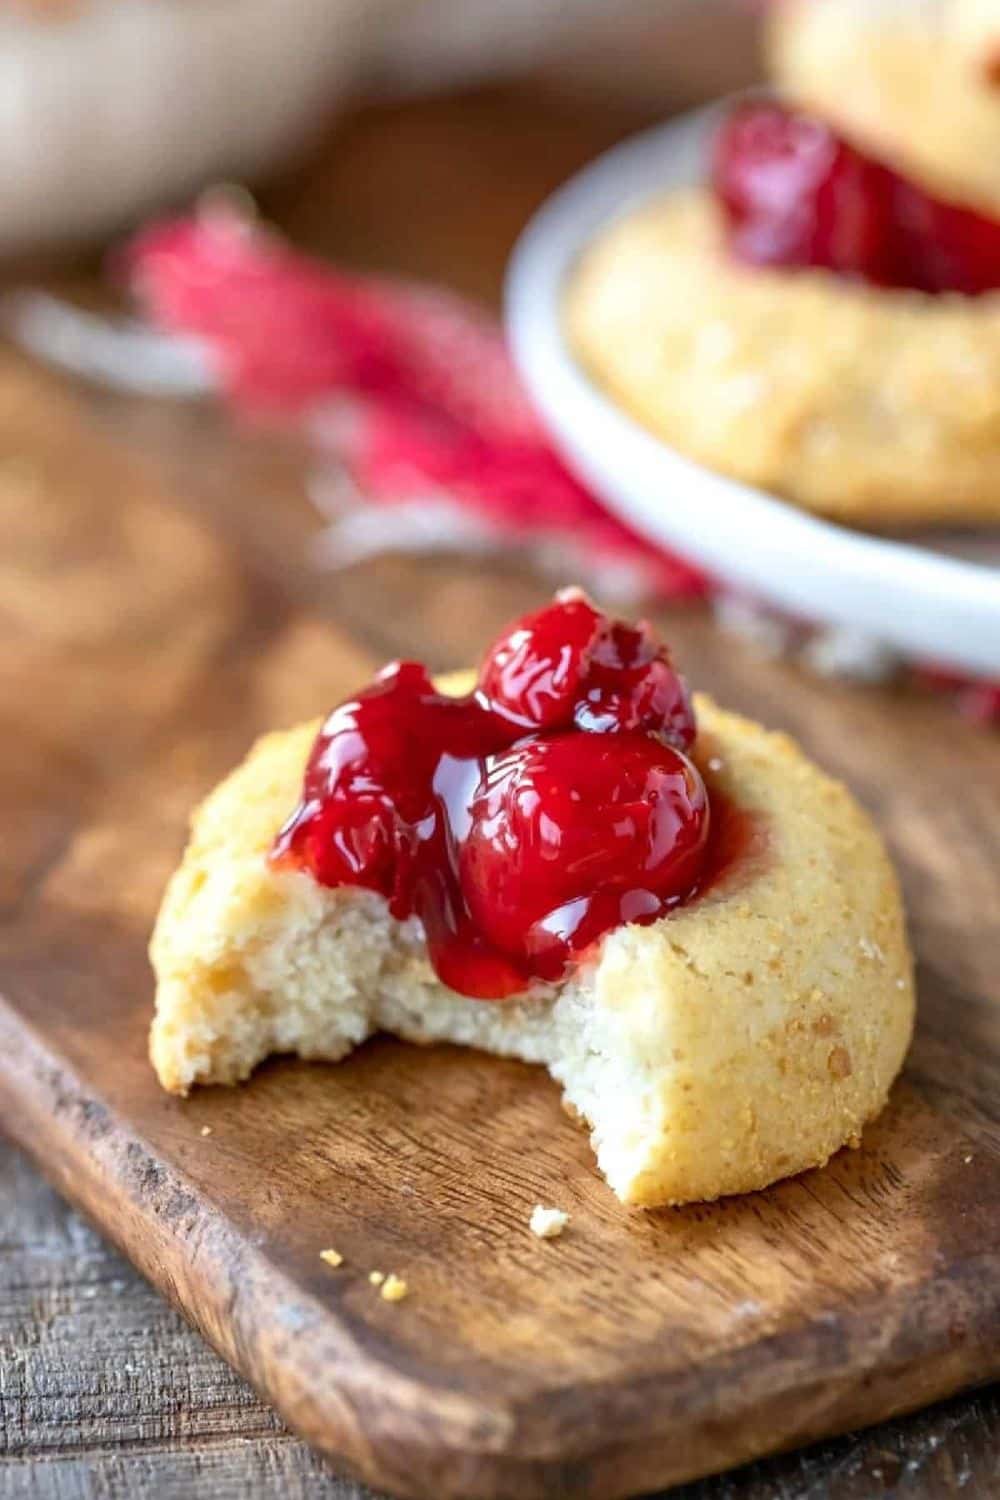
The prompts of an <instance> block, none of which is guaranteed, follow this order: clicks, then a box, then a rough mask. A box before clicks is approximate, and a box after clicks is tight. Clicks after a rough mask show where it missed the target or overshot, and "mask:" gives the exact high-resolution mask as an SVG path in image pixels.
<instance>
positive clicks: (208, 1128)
mask: <svg viewBox="0 0 1000 1500" xmlns="http://www.w3.org/2000/svg"><path fill="white" fill-rule="evenodd" d="M201 1133H202V1135H211V1134H212V1127H211V1125H203V1126H202V1127H201Z"/></svg>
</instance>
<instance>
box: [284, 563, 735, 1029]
mask: <svg viewBox="0 0 1000 1500" xmlns="http://www.w3.org/2000/svg"><path fill="white" fill-rule="evenodd" d="M695 733H696V726H695V718H694V712H693V709H692V706H691V700H690V698H689V696H688V691H687V688H686V686H685V683H684V680H683V678H682V677H681V676H680V674H679V673H678V672H677V670H676V668H675V667H674V665H673V662H672V660H671V657H670V653H669V651H668V650H667V648H666V647H665V646H664V645H663V644H662V643H661V641H660V640H659V639H658V638H657V636H656V635H655V633H654V631H653V630H652V628H651V627H650V626H649V625H647V624H640V625H637V626H630V625H626V624H624V623H622V622H620V621H617V620H612V619H609V618H608V617H607V616H605V615H603V614H601V613H600V612H599V611H598V610H597V609H595V608H594V606H593V605H592V604H591V603H590V602H589V601H588V600H587V599H585V598H584V597H583V596H582V595H580V594H578V593H576V592H575V591H567V592H566V593H563V594H561V595H558V596H557V597H556V600H555V601H554V603H552V604H551V605H549V606H547V607H546V608H544V609H542V610H539V611H538V612H537V613H535V614H531V615H527V616H526V617H525V618H524V619H522V620H520V621H518V622H517V624H515V625H514V626H513V627H512V628H511V629H510V630H508V631H506V632H505V633H504V634H503V635H502V636H501V637H500V639H499V640H498V641H496V642H495V643H494V645H493V646H492V647H491V649H490V650H489V651H488V652H487V654H486V657H485V659H484V660H483V663H482V666H481V667H480V670H479V674H478V678H477V684H476V687H475V689H474V691H473V692H472V693H470V694H469V695H468V696H467V697H464V698H452V697H447V696H445V695H444V694H442V693H439V692H438V691H437V690H436V688H435V687H434V685H433V683H432V682H431V680H430V678H429V676H428V674H427V672H426V670H425V668H424V667H423V666H421V665H419V664H418V663H416V662H395V663H393V664H392V665H390V666H388V667H386V668H385V669H384V670H383V671H382V672H380V673H379V674H378V676H377V677H376V678H375V680H374V681H373V682H372V683H371V684H370V686H368V687H367V688H365V689H364V691H363V692H361V693H359V694H358V696H357V697H356V698H354V699H352V700H351V701H350V702H347V703H343V704H341V705H340V707H339V708H335V709H334V710H333V712H332V713H331V714H330V715H329V717H328V718H327V720H326V722H325V723H324V725H323V727H322V729H321V730H320V733H319V735H318V736H317V739H316V742H315V744H314V746H313V749H312V752H311V754H310V757H309V761H308V764H307V767H306V773H305V780H304V785H303V789H302V798H301V801H300V803H299V805H298V807H297V808H296V809H295V811H294V812H293V813H292V815H291V817H290V818H289V819H288V821H287V822H286V823H285V825H284V827H283V828H282V829H281V831H280V833H279V834H278V836H277V838H276V840H275V842H274V846H273V848H272V851H271V856H270V857H271V860H272V862H273V863H274V864H275V865H277V866H278V867H280V868H295V869H300V870H304V871H307V872H308V873H309V874H311V875H312V876H313V877H314V879H316V880H317V881H319V883H320V884H321V885H324V886H363V887H366V888H368V889H370V890H373V891H378V892H380V893H381V894H382V895H383V896H384V897H385V898H386V899H387V901H388V903H389V909H390V911H391V912H392V914H393V916H395V917H398V918H401V919H405V918H407V917H410V916H417V917H418V918H419V919H420V921H421V923H422V925H423V929H424V933H425V935H426V940H427V946H428V952H429V955H430V959H431V962H432V964H433V966H434V969H435V971H436V972H437V974H438V976H439V977H440V978H441V979H442V980H443V981H444V983H446V984H448V985H449V986H450V987H451V988H452V989H454V990H457V991H458V992H459V993H461V994H464V995H471V996H475V997H477V998H480V999H500V998H503V997H504V996H508V995H512V994H516V993H518V992H520V991H523V990H524V989H525V988H527V987H528V986H529V985H531V983H532V982H534V981H538V980H544V981H551V980H556V979H559V978H561V977H562V976H563V975H564V974H565V973H566V970H567V968H568V966H569V965H570V964H571V963H572V962H573V960H574V959H576V958H579V956H580V955H582V954H583V953H584V952H585V951H586V950H587V949H588V948H590V947H591V946H592V945H593V944H594V943H595V942H596V941H597V940H598V939H599V938H600V937H602V936H603V934H605V933H607V932H609V931H610V930H611V929H612V928H615V927H617V926H619V925H621V924H622V923H627V922H639V923H649V922H652V921H654V920H656V918H658V917H661V916H663V915H664V914H665V913H666V912H668V911H670V910H671V909H672V908H673V907H675V906H677V905H678V904H679V903H680V902H683V901H685V900H688V899H690V898H691V897H692V896H693V895H694V894H695V893H696V892H697V891H698V890H699V889H700V888H703V886H704V884H705V882H706V880H708V879H710V878H714V875H715V874H716V873H717V870H716V865H717V863H718V859H717V851H716V853H715V854H713V845H712V840H710V811H709V797H708V793H707V791H706V788H705V783H704V781H703V780H702V777H701V774H700V773H699V771H698V769H697V767H696V766H695V765H694V763H693V762H692V760H691V759H690V758H689V756H688V752H689V751H690V749H691V747H692V745H693V744H694V740H695ZM724 822H725V814H723V816H722V818H721V820H720V827H721V826H722V824H723V823H724Z"/></svg>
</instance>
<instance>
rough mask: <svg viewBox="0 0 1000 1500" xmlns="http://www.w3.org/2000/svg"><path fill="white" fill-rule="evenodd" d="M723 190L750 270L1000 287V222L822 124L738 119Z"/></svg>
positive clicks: (719, 171)
mask: <svg viewBox="0 0 1000 1500" xmlns="http://www.w3.org/2000/svg"><path fill="white" fill-rule="evenodd" d="M712 182H713V186H714V189H715V193H716V196H717V198H718V200H719V202H720V203H721V205H722V208H723V211H724V214H725V217H726V222H727V228H728V238H729V247H730V249H731V251H732V253H733V254H734V255H735V256H736V257H737V258H738V259H739V260H744V261H747V262H749V263H750V264H753V265H770V266H801V267H807V266H821V267H825V268H826V269H827V270H830V271H833V272H835V273H836V274H837V275H841V276H852V277H856V278H858V279H859V280H863V281H869V282H873V283H875V284H877V285H882V286H899V287H910V288H913V289H914V290H917V291H925V292H961V293H964V294H966V295H977V294H979V293H982V292H988V291H991V290H993V289H995V288H996V287H998V286H1000V222H998V221H997V220H995V219H993V218H990V217H989V216H988V215H985V214H980V213H978V212H976V211H975V210H974V209H971V208H965V207H962V206H961V205H959V204H955V203H948V202H946V201H944V200H943V199H940V198H936V197H935V196H934V195H933V194H930V193H927V192H925V191H924V189H923V188H921V187H920V186H918V185H917V184H916V183H914V182H911V181H910V180H909V179H908V178H906V177H904V176H903V175H902V174H901V173H899V172H896V171H895V170H894V169H893V168H891V167H888V166H886V165H885V164H884V163H883V162H880V161H876V160H875V159H873V158H872V157H869V156H867V155H866V154H865V153H864V152H862V151H859V150H858V149H857V148H856V147H855V146H852V145H850V144H849V143H848V142H847V141H845V140H843V139H842V138H841V137H840V136H838V135H837V133H836V132H835V131H834V130H832V129H831V128H830V127H829V126H828V125H826V124H824V123H823V122H822V121H821V120H817V119H815V118H814V117H813V116H811V115H806V114H801V113H798V112H796V111H794V110H790V109H787V108H785V107H784V106H783V105H780V104H776V103H770V102H769V103H762V104H747V105H744V106H742V107H740V108H739V109H737V110H735V111H734V112H733V114H732V115H731V116H730V117H729V118H728V119H727V120H726V122H725V123H724V124H723V126H722V128H721V129H720V131H719V132H718V135H717V137H716V141H715V149H714V154H713V163H712Z"/></svg>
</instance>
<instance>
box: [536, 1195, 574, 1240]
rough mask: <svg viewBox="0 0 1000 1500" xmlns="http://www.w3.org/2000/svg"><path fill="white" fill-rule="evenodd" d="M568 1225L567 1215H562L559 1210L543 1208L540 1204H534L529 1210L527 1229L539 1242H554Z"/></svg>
mask: <svg viewBox="0 0 1000 1500" xmlns="http://www.w3.org/2000/svg"><path fill="white" fill-rule="evenodd" d="M568 1223H569V1214H564V1213H563V1211H562V1209H561V1208H545V1207H544V1206H543V1205H542V1204H541V1203H536V1204H535V1206H534V1208H533V1209H532V1210H531V1218H530V1219H529V1220H528V1228H529V1229H530V1230H531V1232H532V1234H535V1235H537V1236H538V1238H539V1239H540V1240H555V1239H558V1238H559V1236H560V1235H561V1234H562V1232H563V1230H564V1229H565V1228H566V1225H567V1224H568Z"/></svg>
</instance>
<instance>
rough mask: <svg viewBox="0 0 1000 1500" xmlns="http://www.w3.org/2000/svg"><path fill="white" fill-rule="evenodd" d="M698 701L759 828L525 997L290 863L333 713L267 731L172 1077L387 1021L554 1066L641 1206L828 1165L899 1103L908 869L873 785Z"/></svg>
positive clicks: (198, 955)
mask: <svg viewBox="0 0 1000 1500" xmlns="http://www.w3.org/2000/svg"><path fill="white" fill-rule="evenodd" d="M461 685H462V684H461V683H457V684H454V686H456V687H460V686H461ZM697 709H698V718H699V725H700V737H699V744H698V755H699V758H700V759H701V760H702V763H703V765H706V766H708V765H709V763H710V764H711V767H712V768H714V769H712V770H711V771H710V775H711V778H712V781H713V783H714V784H715V785H716V786H718V787H719V788H720V789H721V790H722V791H724V792H725V794H726V795H727V797H728V798H731V799H732V800H733V801H734V802H735V803H737V804H738V805H739V806H740V807H741V808H743V809H744V810H745V811H746V812H747V814H748V815H750V816H751V817H752V819H753V823H754V829H755V833H754V837H753V840H752V845H753V847H752V848H748V850H747V851H746V854H745V857H744V858H742V859H740V860H737V861H736V863H735V864H734V865H733V867H732V869H731V871H730V872H729V874H728V875H727V876H726V877H725V878H723V879H722V880H721V881H720V882H719V883H718V884H717V885H716V886H714V887H713V888H712V889H711V890H710V891H708V892H707V893H706V894H705V895H704V896H703V897H701V898H700V899H697V900H695V901H694V902H692V903H691V904H690V905H689V906H687V907H684V908H681V909H680V910H678V911H677V912H675V913H674V914H672V915H671V916H669V917H668V918H665V919H663V920H661V921H659V922H657V923H655V924H654V925H652V926H650V927H637V926H627V927H623V928H620V929H618V930H617V931H615V932H612V933H610V934H609V935H608V936H607V937H606V938H605V939H604V941H603V942H602V943H601V944H600V947H599V950H598V952H597V953H596V954H595V955H594V957H593V959H592V960H590V961H589V962H586V963H584V964H581V965H580V966H579V967H578V968H577V969H576V970H575V971H574V972H573V974H572V975H571V976H570V977H568V978H567V979H566V980H565V981H564V982H563V983H561V984H558V985H551V986H544V987H539V988H537V989H535V990H532V991H531V992H529V993H526V994H525V995H524V996H523V997H519V998H517V999H515V1000H506V1001H481V1000H473V999H468V998H466V997H464V996H461V995H458V994H456V993H454V992H453V991H451V990H449V989H447V988H446V987H445V986H444V985H442V984H441V982H440V981H439V980H438V979H437V977H436V976H435V974H434V972H433V970H432V969H431V967H430V965H429V963H428V961H427V957H426V953H425V951H424V944H423V939H422V934H421V931H420V927H419V923H417V922H416V921H415V920H411V921H409V922H406V923H400V922H397V921H395V920H394V919H393V918H392V917H391V916H390V915H389V913H388V910H387V908H386V905H385V902H384V901H383V899H382V898H381V897H380V896H378V895H375V894H374V893H371V892H367V891H362V890H357V889H347V888H341V889H337V890H329V889H325V888H323V887H321V886H319V885H318V884H316V883H315V882H314V881H313V880H312V878H311V877H310V876H308V875H306V874H302V873H296V872H287V871H284V872H279V871H276V870H274V869H272V868H271V867H270V866H269V864H268V863H267V859H266V854H267V850H268V848H269V846H270V843H271V840H272V839H273V837H274V834H275V832H276V830H277V828H278V827H279V826H280V824H281V822H282V821H283V819H284V818H285V816H286V815H287V813H288V812H289V811H290V809H291V808H292V807H293V806H294V804H295V802H296V799H297V796H298V793H299V789H300V784H301V778H302V772H303V767H304V764H305V760H306V757H307V755H308V751H309V748H310V745H311V743H312V740H313V737H314V735H315V732H316V728H317V726H316V725H315V724H306V725H303V726H301V727H299V728H296V729H292V730H289V731H288V732H286V733H280V734H272V735H268V736H267V737H265V738H264V739H262V740H261V741H259V742H258V744H257V745H256V746H255V747H254V748H253V750H252V751H251V753H250V755H249V756H248V757H247V759H246V760H245V761H244V763H243V764H242V765H241V766H240V767H239V768H238V769H237V770H236V771H235V772H233V774H232V775H231V776H230V777H229V778H228V779H227V780H226V781H224V782H223V783H222V784H221V785H220V786H219V787H218V788H217V789H216V790H215V791H214V792H213V793H212V794H211V796H210V797H209V798H208V799H207V801H206V802H205V803H204V804H203V806H202V807H201V808H200V809H199V810H198V811H197V812H196V814H195V816H194V819H193V823H192V833H191V841H190V844H189V846H188V849H187V852H186V854H185V856H184V860H183V863H182V864H181V867H180V868H179V870H178V871H177V873H176V874H175V875H174V877H173V879H172V881H171V883H170V886H169V888H168V890H167V893H166V896H165V898H164V902H163V906H162V909H161V912H160V916H159V920H158V922H157V927H156V931H155V934H154V937H153V942H152V947H151V955H152V959H153V964H154V967H155V970H156V974H157V980H158V985H157V1002H156V1017H155V1020H154V1023H153V1030H152V1038H151V1053H152V1058H153V1062H154V1065H155V1067H156V1070H157V1073H158V1075H159V1078H160V1081H161V1083H162V1084H163V1085H164V1087H165V1088H167V1089H170V1090H172V1091H174V1092H179V1093H185V1092H187V1091H188V1090H189V1089H190V1088H191V1087H192V1085H194V1084H196V1083H235V1082H237V1081H239V1080H241V1079H244V1078H246V1077H247V1076H248V1075H249V1074H250V1072H251V1071H252V1070H253V1068H254V1067H255V1066H256V1065H257V1063H259V1062H260V1061H261V1060H262V1059H263V1058H265V1057H267V1056H268V1055H270V1054H271V1053H276V1052H286V1053H297V1054H298V1055H300V1056H302V1057H306V1058H325V1059H329V1060H334V1061H335V1060H337V1059H339V1058H342V1057H344V1056H346V1054H347V1053H349V1052H350V1051H351V1050H352V1048H354V1047H355V1046H357V1045H358V1044H359V1043H360V1042H362V1041H364V1040H365V1038H366V1037H368V1036H370V1035H372V1034H373V1033H374V1032H376V1031H380V1030H385V1031H389V1032H393V1033H395V1034H396V1035H398V1036H401V1037H403V1038H406V1039H409V1040H413V1041H421V1042H426V1041H434V1040H448V1041H451V1042H457V1043H462V1044H467V1045H471V1046H477V1047H482V1048H485V1049H486V1050H488V1051H491V1052H496V1053H501V1054H506V1055H511V1056H516V1057H520V1058H524V1059H525V1060H527V1061H529V1062H537V1063H542V1064H544V1065H545V1066H546V1067H547V1068H548V1070H549V1072H550V1073H551V1074H552V1076H553V1077H554V1078H555V1079H556V1080H557V1082H558V1083H559V1084H560V1085H561V1086H562V1088H563V1091H564V1094H565V1099H566V1102H567V1103H568V1104H569V1105H570V1106H572V1108H573V1109H574V1110H575V1111H576V1112H577V1113H578V1114H579V1115H580V1116H581V1117H582V1118H583V1119H584V1120H585V1121H586V1122H587V1124H588V1125H589V1127H590V1130H591V1135H592V1140H593V1145H594V1149H595V1151H596V1154H597V1159H598V1164H599V1166H600V1168H601V1170H602V1172H603V1173H604V1175H605V1177H606V1178H607V1180H608V1182H609V1184H610V1185H611V1187H612V1188H613V1190H614V1191H615V1193H616V1194H617V1195H618V1196H619V1198H621V1199H622V1200H623V1201H624V1202H626V1203H632V1204H638V1205H643V1206H651V1205H655V1204H661V1203H674V1202H684V1201H689V1200H692V1199H701V1198H714V1197H717V1196H719V1195H720V1194H724V1193H733V1192H740V1191H745V1190H748V1189H751V1188H758V1187H762V1186H764V1185H766V1184H767V1183H769V1182H772V1181H774V1180H775V1179H776V1178H778V1177H781V1176H785V1175H787V1174H789V1173H793V1172H797V1171H800V1170H802V1169H803V1168H805V1167H809V1166H814V1165H818V1164H820V1163H822V1162H824V1161H825V1160H826V1159H827V1158H828V1157H829V1156H830V1155H831V1154H832V1152H834V1151H836V1150H837V1149H838V1148H839V1147H840V1146H842V1145H843V1144H844V1143H845V1142H848V1141H851V1140H854V1139H855V1138H856V1137H857V1136H858V1134H859V1132H860V1131H861V1129H862V1127H863V1125H864V1123H865V1121H866V1120H868V1119H869V1118H871V1117H872V1116H873V1115H874V1114H876V1113H877V1112H878V1111H879V1110H880V1109H881V1107H882V1105H883V1104H884V1102H885V1098H886V1094H887V1092H888V1089H889V1086H890V1084H891V1082H892V1079H893V1077H894V1076H895V1074H896V1072H897V1070H898V1068H899V1066H900V1063H901V1061H902V1058H903V1055H904V1053H905V1050H906V1046H907V1043H908V1041H909V1036H910V1030H911V1025H912V1011H913V994H912V980H911V964H910V958H909V954H908V950H907V946H906V937H905V932H904V926H903V919H902V912H901V906H900V901H899V896H898V891H897V887H896V881H895V877H894V874H893V871H892V868H891V866H890V864H889V861H888V859H887V857H886V854H885V851H884V849H883V847H882V844H881V841H880V839H879V837H878V835H877V834H876V832H875V830H874V829H873V827H872V825H871V824H870V822H869V821H868V819H867V818H866V816H865V815H864V814H863V813H862V811H861V810H860V808H859V807H858V806H857V804H856V803H855V802H854V800H853V799H852V797H851V796H850V794H849V793H848V792H847V791H846V790H845V788H843V787H842V786H840V785H839V784H837V783H836V782H834V781H832V780H830V779H829V778H828V777H826V776H825V775H823V774H822V773H821V772H820V771H819V770H817V768H816V767H814V766H813V765H812V764H811V763H810V762H809V761H808V760H807V759H806V758H805V757H804V756H803V755H802V753H801V752H800V751H799V750H798V748H797V747H796V746H795V745H794V744H793V743H792V742H791V741H789V740H788V739H787V738H785V737H783V736H780V735H774V734H769V733H767V732H766V731H764V730H763V729H761V728H760V727H759V726H757V725H755V724H753V723H751V722H750V721H748V720H746V719H742V718H739V717H737V716H735V715H733V714H729V713H725V712H724V711H722V710H721V709H719V708H717V707H716V706H715V705H714V704H713V703H711V701H710V700H708V699H706V698H700V699H699V700H698V701H697Z"/></svg>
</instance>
